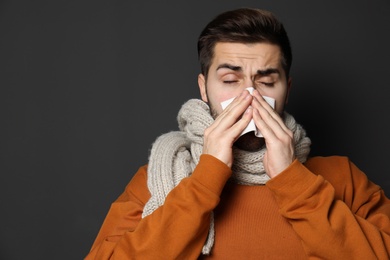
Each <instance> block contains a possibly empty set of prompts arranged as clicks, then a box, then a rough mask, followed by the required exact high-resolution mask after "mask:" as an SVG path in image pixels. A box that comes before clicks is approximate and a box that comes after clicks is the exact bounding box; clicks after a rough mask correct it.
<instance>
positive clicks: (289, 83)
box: [284, 77, 292, 105]
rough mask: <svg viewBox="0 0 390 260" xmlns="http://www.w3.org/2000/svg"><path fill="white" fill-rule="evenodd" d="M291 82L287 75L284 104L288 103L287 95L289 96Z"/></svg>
mask: <svg viewBox="0 0 390 260" xmlns="http://www.w3.org/2000/svg"><path fill="white" fill-rule="evenodd" d="M291 84H292V78H291V77H289V78H288V80H287V93H286V101H285V102H284V104H285V105H287V103H288V97H289V96H290V90H291Z"/></svg>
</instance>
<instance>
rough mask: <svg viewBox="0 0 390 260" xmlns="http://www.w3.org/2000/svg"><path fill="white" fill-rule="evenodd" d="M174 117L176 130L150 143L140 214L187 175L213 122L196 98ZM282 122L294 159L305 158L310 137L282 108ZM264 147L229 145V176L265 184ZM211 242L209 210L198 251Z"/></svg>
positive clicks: (206, 251) (155, 205) (241, 181)
mask: <svg viewBox="0 0 390 260" xmlns="http://www.w3.org/2000/svg"><path fill="white" fill-rule="evenodd" d="M177 120H178V124H179V129H180V131H173V132H169V133H166V134H163V135H161V136H160V137H158V138H157V140H156V141H155V142H154V144H153V146H152V149H151V153H150V158H149V164H148V172H147V173H148V178H147V185H148V189H149V191H150V193H151V198H150V199H149V201H148V202H147V203H146V204H145V207H144V211H143V214H142V217H146V216H147V215H149V214H151V213H152V212H153V211H154V210H156V209H157V208H158V207H160V206H161V205H162V204H163V203H164V201H165V197H166V196H167V195H168V193H169V192H170V191H171V190H172V189H173V188H174V187H175V186H176V185H178V184H179V182H180V181H181V180H182V179H183V178H185V177H188V176H189V175H191V173H192V172H193V171H194V169H195V167H196V165H197V164H198V162H199V157H200V155H201V154H202V149H203V133H204V130H205V129H206V128H207V127H208V126H210V125H211V124H212V123H213V122H214V119H213V118H212V116H211V114H210V109H209V106H208V105H207V104H206V103H205V102H203V101H202V100H199V99H190V100H189V101H187V102H186V103H185V104H184V105H183V106H182V108H181V109H180V111H179V114H178V116H177ZM284 123H285V124H286V126H287V127H288V128H289V129H290V130H292V131H293V133H294V142H295V154H296V157H297V159H298V160H299V161H300V162H302V163H303V162H305V161H306V158H307V156H308V154H309V151H310V144H311V142H310V139H309V138H308V137H306V132H305V130H304V129H303V128H302V127H301V126H300V125H299V124H297V123H296V122H295V119H294V118H293V117H292V116H291V115H290V114H288V113H286V112H285V113H284ZM265 151H266V148H265V147H264V148H263V149H261V150H260V151H257V152H247V151H243V150H239V149H236V148H233V155H234V163H233V166H232V172H233V174H232V180H233V181H235V182H237V183H239V184H244V185H260V184H265V183H266V182H267V181H268V180H269V177H268V175H267V174H266V173H265V170H264V167H263V157H264V153H265ZM213 244H214V217H213V213H212V212H211V219H210V230H209V235H208V238H207V241H206V243H205V245H204V247H203V250H202V253H203V254H209V253H210V251H211V248H212V246H213Z"/></svg>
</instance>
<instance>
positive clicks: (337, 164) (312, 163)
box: [304, 156, 351, 177]
mask: <svg viewBox="0 0 390 260" xmlns="http://www.w3.org/2000/svg"><path fill="white" fill-rule="evenodd" d="M304 165H305V166H306V167H307V168H308V169H309V170H311V171H312V172H313V173H315V174H317V175H325V176H327V175H329V174H332V172H335V171H338V172H340V171H341V172H343V173H347V172H350V170H351V169H350V168H351V161H350V159H349V158H348V157H346V156H315V157H310V158H309V159H308V160H307V161H306V162H305V163H304ZM332 175H333V174H332ZM325 176H324V177H325Z"/></svg>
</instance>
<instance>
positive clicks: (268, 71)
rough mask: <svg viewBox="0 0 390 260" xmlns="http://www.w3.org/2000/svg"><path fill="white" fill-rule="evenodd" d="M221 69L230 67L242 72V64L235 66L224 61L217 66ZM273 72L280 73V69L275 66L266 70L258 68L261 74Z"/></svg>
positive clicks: (265, 74) (258, 72)
mask: <svg viewBox="0 0 390 260" xmlns="http://www.w3.org/2000/svg"><path fill="white" fill-rule="evenodd" d="M219 69H229V70H233V71H237V72H242V67H240V66H234V65H231V64H228V63H223V64H221V65H219V66H218V67H217V70H219ZM271 74H280V71H279V70H278V69H275V68H269V69H265V70H257V75H259V76H269V75H271Z"/></svg>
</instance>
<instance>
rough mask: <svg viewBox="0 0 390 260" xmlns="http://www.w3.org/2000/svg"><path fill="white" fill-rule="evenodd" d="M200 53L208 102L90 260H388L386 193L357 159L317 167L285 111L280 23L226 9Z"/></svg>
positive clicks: (165, 141) (141, 177) (150, 168)
mask: <svg viewBox="0 0 390 260" xmlns="http://www.w3.org/2000/svg"><path fill="white" fill-rule="evenodd" d="M198 53H199V60H200V64H201V74H200V75H199V77H198V84H199V89H200V94H201V98H202V100H198V99H193V100H189V101H188V102H186V103H185V104H184V105H183V106H182V108H181V110H180V111H179V114H178V123H179V128H180V131H174V132H170V133H167V134H165V135H162V136H160V137H159V138H158V139H157V140H156V142H155V143H154V144H153V147H152V150H151V155H150V159H149V163H148V165H147V166H143V167H141V168H140V169H139V171H138V172H137V173H136V174H135V175H134V177H133V179H132V180H131V181H130V183H129V184H128V185H127V187H126V189H125V191H124V193H123V194H122V195H121V196H120V197H119V198H118V199H117V200H116V201H115V202H114V203H113V204H112V206H111V209H110V211H109V213H108V215H107V217H106V219H105V221H104V223H103V226H102V227H101V230H100V232H99V234H98V236H97V238H96V240H95V242H94V244H93V246H92V249H91V251H90V253H89V254H88V256H87V257H86V259H110V258H112V259H207V258H210V259H307V258H318V259H389V252H390V236H389V234H390V220H389V216H390V201H389V200H388V199H387V198H386V197H385V195H384V192H383V191H382V190H381V188H380V187H379V186H377V185H375V184H373V183H372V182H370V181H369V180H368V179H367V177H366V176H365V175H364V174H363V173H362V172H361V171H360V170H359V169H358V168H357V167H356V166H355V165H354V164H353V163H352V162H350V161H349V160H348V158H345V157H336V156H333V157H314V158H309V157H308V154H309V147H310V139H309V138H308V137H307V136H306V133H305V131H304V129H302V127H301V126H300V125H299V124H298V123H297V122H296V121H295V120H294V118H293V117H292V116H291V115H290V114H288V113H287V112H286V111H284V106H285V104H286V103H287V100H288V95H289V91H290V86H291V79H290V77H289V71H290V66H291V61H292V55H291V48H290V43H289V40H288V37H287V34H286V32H285V30H284V27H283V25H282V24H281V23H280V22H279V21H278V20H277V19H276V18H275V17H274V15H273V14H271V13H270V12H267V11H264V10H257V9H238V10H233V11H229V12H225V13H223V14H221V15H219V16H217V17H216V18H215V19H214V20H213V21H211V22H210V23H209V24H208V25H207V26H206V27H205V29H204V30H203V32H202V33H201V35H200V37H199V41H198ZM232 99H233V101H231V100H232ZM266 100H271V101H273V102H268V101H266ZM226 102H227V103H228V105H226ZM225 106H226V107H225ZM251 122H253V123H254V125H255V126H256V131H250V132H248V133H245V134H242V133H244V130H245V128H246V127H247V126H248V125H249V124H250V123H251ZM256 132H259V133H261V135H258V134H255V133H256ZM259 136H260V137H259Z"/></svg>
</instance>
